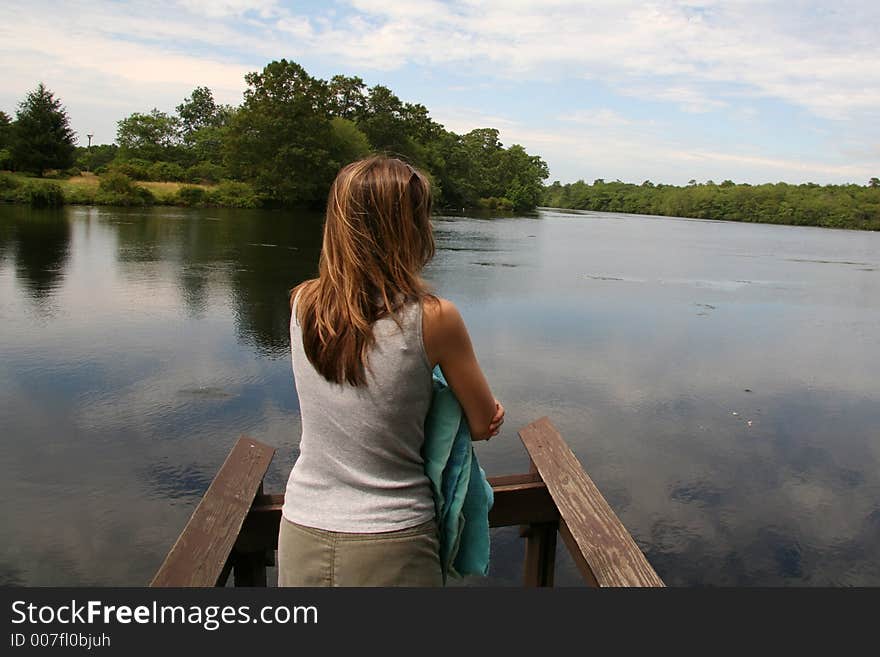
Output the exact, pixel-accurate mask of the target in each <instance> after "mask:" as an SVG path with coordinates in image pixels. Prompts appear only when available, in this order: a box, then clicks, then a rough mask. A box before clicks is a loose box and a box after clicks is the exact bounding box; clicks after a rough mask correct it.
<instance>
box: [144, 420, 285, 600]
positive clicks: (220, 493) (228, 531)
mask: <svg viewBox="0 0 880 657" xmlns="http://www.w3.org/2000/svg"><path fill="white" fill-rule="evenodd" d="M274 454H275V449H274V448H273V447H270V446H268V445H264V444H263V443H260V442H258V441H256V440H253V439H252V438H248V437H247V436H242V437H241V438H239V439H238V442H236V443H235V446H234V447H233V448H232V450H231V451H230V452H229V455H228V456H227V457H226V461H224V463H223V466H222V467H221V468H220V471H219V472H218V473H217V476H216V477H214V480H213V481H212V482H211V485H210V486H209V487H208V490H207V491H206V492H205V495H204V497H202V499H201V501H200V502H199V505H198V506H197V507H196V509H195V511H193V514H192V516H191V517H190V519H189V522H188V523H187V524H186V527H184V529H183V531H182V532H181V534H180V536H179V537H178V539H177V542H176V543H175V544H174V546H173V547H172V548H171V551H170V552H169V553H168V556H166V557H165V561H164V562H163V563H162V565H161V566H160V568H159V570H158V572H157V573H156V576H155V577H154V578H153V581H152V582H151V583H150V586H215V585H217V584H218V583H222V582H221V581H220V580H221V575H222V574H223V572H224V566H225V565H226V562H227V559H228V558H229V556H230V553H231V552H232V548H233V546H234V545H235V542H236V540H237V538H238V534H239V531H240V530H241V527H242V524H243V523H244V519H245V517H246V516H247V515H248V511H249V510H250V508H251V503H252V502H253V501H254V498H255V496H256V494H257V491H258V490H259V489H260V485H261V482H262V480H263V477H264V476H265V474H266V470H267V469H268V468H269V463H270V462H271V460H272V457H273V456H274Z"/></svg>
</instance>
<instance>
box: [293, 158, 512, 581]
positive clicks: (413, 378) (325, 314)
mask: <svg viewBox="0 0 880 657" xmlns="http://www.w3.org/2000/svg"><path fill="white" fill-rule="evenodd" d="M430 216H431V188H430V184H429V182H428V180H427V178H425V176H424V175H423V174H421V173H420V172H419V171H417V170H415V169H414V168H413V167H411V166H410V165H408V164H405V163H404V162H401V161H400V160H398V159H393V158H387V157H371V158H368V159H365V160H361V161H358V162H354V163H352V164H349V165H348V166H346V167H345V168H344V169H342V170H341V171H340V172H339V174H338V175H337V177H336V180H335V181H334V182H333V186H332V187H331V189H330V195H329V199H328V202H327V216H326V220H325V224H324V244H323V248H322V250H321V257H320V261H319V263H318V278H316V279H313V280H309V281H305V282H304V283H301V284H300V285H299V286H297V287H296V288H295V289H294V290H293V292H292V293H291V322H290V339H291V350H292V357H293V371H294V378H295V382H296V389H297V394H298V396H299V403H300V411H301V414H302V440H301V442H300V456H299V459H298V460H297V462H296V464H295V465H294V467H293V470H292V471H291V473H290V479H289V481H288V485H287V491H286V494H285V498H284V506H283V509H282V521H281V529H280V533H279V537H278V584H279V586H436V585H440V584H441V583H442V576H441V571H440V560H439V556H438V538H437V525H436V522H435V518H434V515H435V513H434V500H433V497H432V493H431V488H430V484H429V481H428V478H427V476H426V475H425V471H424V463H423V461H422V458H421V455H420V450H421V447H422V443H423V442H424V422H425V417H426V415H427V412H428V407H429V405H430V402H431V394H432V374H431V373H432V370H433V368H434V366H435V365H437V364H439V365H440V367H441V368H442V370H443V374H444V375H445V377H446V380H447V382H448V383H449V386H450V387H451V388H452V391H453V392H454V393H455V395H456V396H457V398H458V400H459V401H460V402H461V405H462V408H463V410H464V412H465V415H466V417H467V421H468V426H469V428H470V431H471V435H472V437H473V438H474V439H475V440H486V439H488V438H490V437H491V436H493V435H496V434H497V433H498V431H499V429H500V427H501V424H502V423H503V421H504V408H503V407H502V406H501V404H500V403H498V401H497V400H496V399H495V398H494V397H493V395H492V392H491V391H490V389H489V385H488V383H487V382H486V378H485V376H484V375H483V372H482V371H481V370H480V366H479V364H478V363H477V359H476V356H475V355H474V350H473V347H472V345H471V341H470V338H469V336H468V332H467V329H466V328H465V325H464V322H463V321H462V318H461V315H460V314H459V312H458V310H457V309H456V308H455V306H454V305H453V304H452V303H451V302H450V301H447V300H445V299H440V298H438V297H436V296H434V295H432V294H431V293H430V292H429V291H428V286H427V285H426V283H425V282H424V281H423V280H422V278H421V277H420V272H421V269H422V267H424V265H425V264H426V263H427V262H428V260H430V259H431V257H432V256H433V255H434V238H433V234H432V229H431V222H430Z"/></svg>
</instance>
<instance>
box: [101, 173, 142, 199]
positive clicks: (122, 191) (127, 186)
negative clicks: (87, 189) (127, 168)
mask: <svg viewBox="0 0 880 657" xmlns="http://www.w3.org/2000/svg"><path fill="white" fill-rule="evenodd" d="M95 202H96V203H100V204H102V205H152V204H153V203H154V202H155V198H154V197H153V194H152V193H151V192H150V190H149V189H146V188H144V187H141V186H139V185H137V184H135V182H134V181H133V180H132V179H131V178H129V177H128V176H126V175H125V174H123V173H119V172H118V171H112V172H110V173H108V174H107V175H105V176H102V177H101V182H100V183H99V184H98V193H97V194H95Z"/></svg>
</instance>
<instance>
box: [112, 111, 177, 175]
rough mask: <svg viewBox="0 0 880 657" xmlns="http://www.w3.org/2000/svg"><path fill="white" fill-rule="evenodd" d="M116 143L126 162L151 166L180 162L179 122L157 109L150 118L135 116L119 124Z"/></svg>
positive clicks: (117, 125) (148, 115)
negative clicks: (142, 162)
mask: <svg viewBox="0 0 880 657" xmlns="http://www.w3.org/2000/svg"><path fill="white" fill-rule="evenodd" d="M116 143H117V144H119V149H120V155H121V156H122V157H123V158H125V159H128V158H138V159H142V160H147V161H149V162H157V161H159V160H176V159H179V158H180V156H181V148H180V146H181V135H180V120H179V119H178V118H177V117H175V116H171V115H170V114H166V113H165V112H160V111H159V110H158V109H155V108H154V109H153V110H152V111H151V112H150V113H149V114H141V113H138V112H135V113H134V114H132V115H130V116H128V117H126V118H124V119H122V120H121V121H119V122H117V124H116Z"/></svg>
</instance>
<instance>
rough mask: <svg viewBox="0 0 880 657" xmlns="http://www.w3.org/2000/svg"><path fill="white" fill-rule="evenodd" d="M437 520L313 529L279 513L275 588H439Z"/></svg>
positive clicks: (441, 578) (440, 583) (441, 581)
mask: <svg viewBox="0 0 880 657" xmlns="http://www.w3.org/2000/svg"><path fill="white" fill-rule="evenodd" d="M439 549H440V542H439V538H438V535H437V523H436V521H435V520H433V519H432V520H429V521H428V522H425V523H422V524H421V525H417V526H415V527H409V528H407V529H400V530H397V531H393V532H380V533H376V534H353V533H347V532H331V531H326V530H324V529H315V528H314V527H306V526H304V525H299V524H296V523H294V522H291V521H289V520H287V519H286V518H284V517H283V516H282V517H281V528H280V530H279V533H278V586H442V585H443V575H442V573H441V571H440V556H439Z"/></svg>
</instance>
